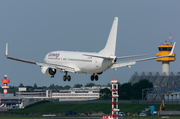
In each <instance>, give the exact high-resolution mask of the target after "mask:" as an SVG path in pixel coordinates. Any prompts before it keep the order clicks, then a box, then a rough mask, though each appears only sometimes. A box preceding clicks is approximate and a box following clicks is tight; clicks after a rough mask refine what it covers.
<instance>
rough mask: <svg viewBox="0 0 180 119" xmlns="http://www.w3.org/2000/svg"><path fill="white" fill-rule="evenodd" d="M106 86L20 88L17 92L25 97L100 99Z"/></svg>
mask: <svg viewBox="0 0 180 119" xmlns="http://www.w3.org/2000/svg"><path fill="white" fill-rule="evenodd" d="M103 88H105V87H100V86H93V87H81V88H70V89H69V90H43V89H35V90H33V91H30V92H29V91H27V89H26V88H25V87H24V88H19V91H18V92H16V95H17V96H20V97H23V98H35V97H36V98H53V99H59V101H82V100H95V99H99V97H100V95H99V91H100V90H101V89H103Z"/></svg>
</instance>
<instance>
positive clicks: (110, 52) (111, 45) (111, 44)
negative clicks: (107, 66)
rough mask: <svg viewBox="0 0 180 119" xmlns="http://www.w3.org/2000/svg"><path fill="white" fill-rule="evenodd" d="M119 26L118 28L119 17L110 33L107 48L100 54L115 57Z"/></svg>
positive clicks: (115, 19)
mask: <svg viewBox="0 0 180 119" xmlns="http://www.w3.org/2000/svg"><path fill="white" fill-rule="evenodd" d="M117 26H118V17H115V18H114V22H113V25H112V28H111V31H110V33H109V37H108V40H107V43H106V46H105V47H104V49H103V50H101V51H100V52H99V53H101V54H103V55H106V56H115V49H116V37H117Z"/></svg>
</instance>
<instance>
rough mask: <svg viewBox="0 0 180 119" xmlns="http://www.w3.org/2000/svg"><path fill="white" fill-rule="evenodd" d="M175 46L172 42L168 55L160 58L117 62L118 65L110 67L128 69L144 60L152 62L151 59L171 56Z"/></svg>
mask: <svg viewBox="0 0 180 119" xmlns="http://www.w3.org/2000/svg"><path fill="white" fill-rule="evenodd" d="M175 44H176V42H174V44H173V48H172V50H171V52H170V53H169V55H164V56H160V57H150V58H144V59H138V60H133V61H127V62H119V63H115V64H113V65H112V66H111V68H113V69H116V68H118V67H124V66H127V67H129V68H130V65H134V64H136V63H137V62H141V61H146V60H153V59H157V58H161V57H168V56H171V55H172V53H173V51H174V48H175Z"/></svg>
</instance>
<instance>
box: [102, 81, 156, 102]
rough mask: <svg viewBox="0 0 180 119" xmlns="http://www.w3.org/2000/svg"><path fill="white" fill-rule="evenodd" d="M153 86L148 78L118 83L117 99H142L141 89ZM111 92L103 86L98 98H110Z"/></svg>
mask: <svg viewBox="0 0 180 119" xmlns="http://www.w3.org/2000/svg"><path fill="white" fill-rule="evenodd" d="M145 88H153V84H152V83H151V82H149V81H148V80H146V79H144V80H140V81H139V82H138V83H135V84H133V85H132V84H131V83H124V84H119V85H118V95H119V100H137V99H142V89H145ZM111 98H112V92H111V90H110V89H108V88H105V89H101V90H100V99H105V100H106V99H111Z"/></svg>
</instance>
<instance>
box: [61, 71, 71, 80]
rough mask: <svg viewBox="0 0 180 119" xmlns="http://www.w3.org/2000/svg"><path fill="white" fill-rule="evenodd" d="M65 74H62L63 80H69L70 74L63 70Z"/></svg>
mask: <svg viewBox="0 0 180 119" xmlns="http://www.w3.org/2000/svg"><path fill="white" fill-rule="evenodd" d="M65 73H66V74H65V75H64V76H63V81H66V80H68V81H71V76H70V75H67V72H65Z"/></svg>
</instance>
